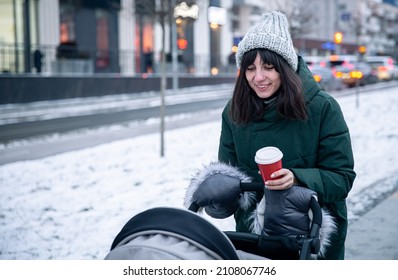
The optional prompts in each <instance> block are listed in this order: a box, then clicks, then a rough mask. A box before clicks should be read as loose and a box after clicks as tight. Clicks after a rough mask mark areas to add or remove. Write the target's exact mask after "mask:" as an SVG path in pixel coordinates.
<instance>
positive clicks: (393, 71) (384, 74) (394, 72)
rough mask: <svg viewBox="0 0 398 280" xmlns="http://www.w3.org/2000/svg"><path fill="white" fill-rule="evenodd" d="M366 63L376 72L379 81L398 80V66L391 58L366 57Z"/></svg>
mask: <svg viewBox="0 0 398 280" xmlns="http://www.w3.org/2000/svg"><path fill="white" fill-rule="evenodd" d="M366 62H367V63H369V65H371V67H372V68H373V69H374V70H375V71H377V77H378V79H379V80H380V81H389V80H393V79H398V64H397V62H396V61H395V60H394V59H393V58H392V57H391V56H368V57H366Z"/></svg>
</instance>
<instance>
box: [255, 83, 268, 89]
mask: <svg viewBox="0 0 398 280" xmlns="http://www.w3.org/2000/svg"><path fill="white" fill-rule="evenodd" d="M269 86H270V84H266V85H256V87H257V88H258V89H261V90H264V89H266V88H268V87H269Z"/></svg>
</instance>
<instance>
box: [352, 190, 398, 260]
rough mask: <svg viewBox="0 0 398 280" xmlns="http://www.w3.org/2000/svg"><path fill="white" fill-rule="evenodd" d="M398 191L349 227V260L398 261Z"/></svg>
mask: <svg viewBox="0 0 398 280" xmlns="http://www.w3.org/2000/svg"><path fill="white" fill-rule="evenodd" d="M397 215H398V191H395V192H394V193H393V194H392V195H390V196H389V197H387V198H386V199H385V200H383V201H382V202H380V203H379V204H378V205H376V207H374V208H372V209H371V210H370V211H369V212H367V213H366V214H364V215H363V216H362V217H360V219H358V220H357V221H355V222H354V223H352V224H351V225H349V227H348V233H347V240H346V252H345V259H347V260H398V218H397Z"/></svg>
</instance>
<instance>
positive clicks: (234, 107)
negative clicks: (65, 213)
mask: <svg viewBox="0 0 398 280" xmlns="http://www.w3.org/2000/svg"><path fill="white" fill-rule="evenodd" d="M236 63H237V66H238V68H239V69H240V73H239V76H238V78H237V81H236V85H235V89H234V93H233V96H232V99H231V100H230V102H229V103H228V104H227V105H226V107H225V109H224V111H223V113H222V129H221V137H220V146H219V152H218V158H219V161H220V162H224V163H227V164H230V165H233V166H236V167H238V168H239V169H240V170H242V171H243V172H245V173H246V174H248V175H249V176H251V177H252V178H254V180H255V181H259V182H261V180H262V179H261V177H260V175H259V171H258V167H257V164H256V163H255V161H254V157H255V153H256V151H257V150H258V149H260V148H262V147H265V146H275V147H278V148H279V149H280V150H281V151H282V152H283V159H282V163H283V168H282V169H281V170H279V171H276V172H274V174H273V177H275V178H277V177H279V176H281V177H280V178H278V179H275V180H269V181H267V182H265V185H266V188H267V189H269V190H285V189H289V188H291V187H292V186H293V185H298V186H300V187H303V188H308V189H310V190H313V191H315V192H316V193H317V195H318V200H319V203H320V205H321V206H322V207H326V208H327V209H328V210H329V211H330V213H331V214H332V215H333V216H334V218H335V221H336V223H337V226H338V233H337V234H335V235H333V236H332V238H331V246H330V248H328V250H327V252H326V255H325V258H326V259H344V242H345V238H346V233H347V208H346V197H347V195H348V193H349V191H350V189H351V187H352V185H353V181H354V179H355V176H356V174H355V172H354V170H353V167H354V159H353V154H352V147H351V140H350V135H349V130H348V127H347V125H346V122H345V120H344V117H343V114H342V111H341V109H340V106H339V105H338V103H337V102H336V100H335V99H334V98H333V97H331V96H330V95H328V94H327V93H326V92H324V91H323V90H322V89H321V88H320V86H319V85H318V84H317V83H316V82H315V80H314V79H313V77H312V74H311V72H310V71H309V69H308V68H307V66H306V63H305V62H304V60H303V59H302V58H301V57H299V56H297V54H296V53H295V50H294V48H293V44H292V40H291V37H290V34H289V31H288V23H287V19H286V17H285V15H284V14H282V13H280V12H272V13H266V14H264V15H263V16H262V18H261V20H260V22H259V23H257V24H256V25H254V26H253V27H252V28H251V29H250V30H249V31H248V33H247V34H246V35H245V36H244V38H243V39H242V41H241V42H240V43H239V45H238V51H237V53H236ZM260 199H261V195H259V196H258V201H259V200H260ZM255 207H256V205H253V206H252V207H251V208H250V209H248V210H246V209H243V208H239V209H238V210H237V211H236V212H235V214H234V217H235V220H236V230H237V231H243V232H249V231H250V226H251V225H250V216H251V215H252V212H253V211H254V209H255Z"/></svg>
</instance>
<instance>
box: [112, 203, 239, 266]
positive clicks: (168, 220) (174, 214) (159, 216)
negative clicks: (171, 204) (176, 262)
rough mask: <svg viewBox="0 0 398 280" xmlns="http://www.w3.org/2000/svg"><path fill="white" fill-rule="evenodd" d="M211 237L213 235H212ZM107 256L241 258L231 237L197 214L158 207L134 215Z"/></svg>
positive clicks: (134, 257)
mask: <svg viewBox="0 0 398 280" xmlns="http://www.w3.org/2000/svg"><path fill="white" fill-rule="evenodd" d="M209 237H211V238H209ZM105 259H119V260H120V259H141V260H151V259H162V260H166V259H216V260H217V259H218V260H228V259H233V260H237V259H239V257H238V255H237V252H236V250H235V248H234V246H233V244H232V242H231V241H230V240H229V239H228V237H227V236H226V235H225V234H224V233H223V232H222V231H220V230H219V229H217V228H216V227H215V226H214V225H213V224H211V223H210V222H209V221H207V220H206V219H204V218H202V217H200V216H199V215H198V214H196V213H193V212H191V211H188V210H185V209H177V208H168V207H158V208H152V209H149V210H146V211H144V212H142V213H139V214H137V215H136V216H134V217H133V218H131V219H130V220H129V221H128V222H127V223H126V224H125V226H124V227H123V228H122V229H121V231H120V232H119V234H118V235H117V236H116V237H115V239H114V241H113V243H112V246H111V250H110V252H109V253H108V255H107V256H106V257H105Z"/></svg>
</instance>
